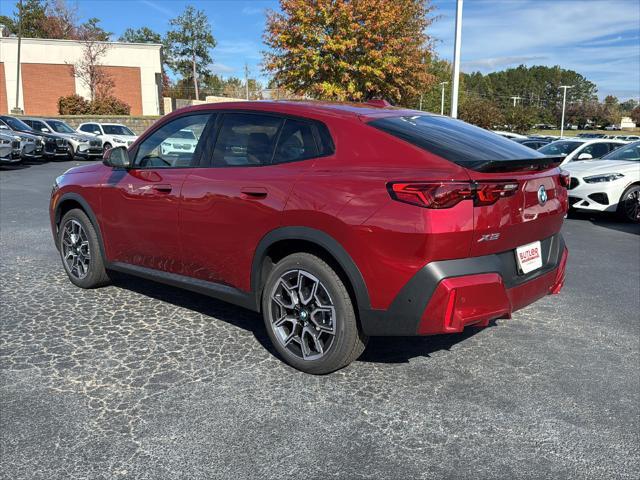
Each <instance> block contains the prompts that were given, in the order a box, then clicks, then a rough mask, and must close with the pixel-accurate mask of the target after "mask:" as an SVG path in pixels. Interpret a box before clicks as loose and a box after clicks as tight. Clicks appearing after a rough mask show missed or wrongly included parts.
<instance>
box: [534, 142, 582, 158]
mask: <svg viewBox="0 0 640 480" xmlns="http://www.w3.org/2000/svg"><path fill="white" fill-rule="evenodd" d="M583 143H584V142H577V141H575V140H558V141H557V142H551V143H550V144H548V145H545V146H544V147H542V148H541V149H540V150H538V151H539V152H540V153H544V154H545V155H559V156H564V157H566V156H567V155H569V154H570V153H571V152H573V151H574V150H575V149H576V148H578V147H579V146H580V145H582V144H583Z"/></svg>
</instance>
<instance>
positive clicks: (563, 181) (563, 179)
mask: <svg viewBox="0 0 640 480" xmlns="http://www.w3.org/2000/svg"><path fill="white" fill-rule="evenodd" d="M560 185H562V186H563V187H564V188H569V185H571V174H570V173H569V172H567V171H566V170H560Z"/></svg>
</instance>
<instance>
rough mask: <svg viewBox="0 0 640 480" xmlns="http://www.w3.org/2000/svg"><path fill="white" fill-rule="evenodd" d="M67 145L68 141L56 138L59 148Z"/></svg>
mask: <svg viewBox="0 0 640 480" xmlns="http://www.w3.org/2000/svg"><path fill="white" fill-rule="evenodd" d="M66 144H67V141H66V140H65V139H64V138H56V145H58V146H59V147H64V146H65V145H66Z"/></svg>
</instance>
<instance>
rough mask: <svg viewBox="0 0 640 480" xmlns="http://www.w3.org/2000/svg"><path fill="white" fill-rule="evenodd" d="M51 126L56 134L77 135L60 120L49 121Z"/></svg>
mask: <svg viewBox="0 0 640 480" xmlns="http://www.w3.org/2000/svg"><path fill="white" fill-rule="evenodd" d="M47 123H48V124H49V126H50V127H51V128H52V129H53V131H54V132H58V133H76V131H75V130H74V129H73V128H71V127H70V126H69V125H67V124H66V123H64V122H61V121H60V120H47Z"/></svg>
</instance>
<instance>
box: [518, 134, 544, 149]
mask: <svg viewBox="0 0 640 480" xmlns="http://www.w3.org/2000/svg"><path fill="white" fill-rule="evenodd" d="M512 140H513V141H514V142H518V143H519V144H520V145H524V146H525V147H529V148H531V149H533V150H538V149H539V148H541V147H544V146H545V145H547V144H549V143H551V140H550V139H546V138H531V137H526V138H512Z"/></svg>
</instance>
